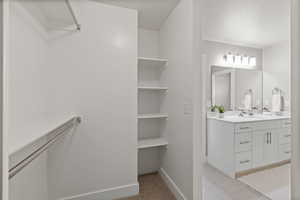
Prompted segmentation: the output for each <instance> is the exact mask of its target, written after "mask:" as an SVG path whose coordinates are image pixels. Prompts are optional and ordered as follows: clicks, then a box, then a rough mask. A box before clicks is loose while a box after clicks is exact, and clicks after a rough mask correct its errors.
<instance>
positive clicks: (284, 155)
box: [279, 144, 292, 161]
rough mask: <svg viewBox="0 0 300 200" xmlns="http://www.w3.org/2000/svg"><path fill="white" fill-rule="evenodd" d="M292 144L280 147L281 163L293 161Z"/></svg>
mask: <svg viewBox="0 0 300 200" xmlns="http://www.w3.org/2000/svg"><path fill="white" fill-rule="evenodd" d="M291 150H292V148H291V144H282V145H279V159H280V161H283V160H289V159H291V155H292V151H291Z"/></svg>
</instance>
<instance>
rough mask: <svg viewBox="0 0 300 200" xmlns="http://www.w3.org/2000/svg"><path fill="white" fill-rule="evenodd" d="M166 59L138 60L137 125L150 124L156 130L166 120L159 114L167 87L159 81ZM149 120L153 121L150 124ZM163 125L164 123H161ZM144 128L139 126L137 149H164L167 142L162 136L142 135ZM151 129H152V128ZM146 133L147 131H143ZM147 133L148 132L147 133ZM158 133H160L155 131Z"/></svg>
mask: <svg viewBox="0 0 300 200" xmlns="http://www.w3.org/2000/svg"><path fill="white" fill-rule="evenodd" d="M167 63H168V60H167V59H160V58H146V57H139V58H138V74H139V76H138V80H139V83H138V99H139V101H138V104H139V105H138V112H139V114H138V116H137V118H138V123H139V125H140V123H144V124H145V123H149V124H150V123H152V126H157V127H154V128H155V129H156V130H159V128H158V126H161V121H162V120H165V121H166V120H167V119H168V114H167V113H164V112H161V109H160V107H161V105H160V104H161V100H162V99H163V98H162V96H165V95H166V94H167V91H168V87H166V86H163V84H162V83H161V81H160V78H161V74H162V71H163V70H164V68H165V67H166V66H167ZM147 120H148V121H147ZM151 120H154V121H152V122H150V121H151ZM142 121H143V122H142ZM163 123H165V122H163ZM143 128H144V127H140V126H139V128H138V129H139V133H138V147H137V148H138V149H139V150H146V149H153V148H160V147H166V146H167V145H168V141H167V140H166V139H165V138H164V137H163V136H162V134H161V133H155V134H153V135H148V134H147V133H146V134H143V133H142V132H144V130H142V129H143ZM152 128H153V127H152ZM145 132H147V131H145ZM148 132H149V131H148ZM157 132H160V131H157Z"/></svg>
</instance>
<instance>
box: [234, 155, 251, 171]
mask: <svg viewBox="0 0 300 200" xmlns="http://www.w3.org/2000/svg"><path fill="white" fill-rule="evenodd" d="M235 163H236V164H235V168H236V171H237V172H240V171H245V170H248V169H251V168H252V153H251V151H248V152H243V153H237V154H235Z"/></svg>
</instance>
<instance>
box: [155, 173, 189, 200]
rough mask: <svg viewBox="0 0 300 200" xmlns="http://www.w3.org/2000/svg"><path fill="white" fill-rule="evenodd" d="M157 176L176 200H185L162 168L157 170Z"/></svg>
mask: <svg viewBox="0 0 300 200" xmlns="http://www.w3.org/2000/svg"><path fill="white" fill-rule="evenodd" d="M159 174H160V176H161V177H162V179H163V180H164V182H165V183H166V184H167V186H168V188H169V189H170V190H171V191H172V193H173V194H174V196H175V198H176V199H177V200H187V198H186V197H185V196H184V195H183V193H182V192H181V190H180V189H179V187H178V186H177V185H176V184H175V182H174V181H173V180H172V179H171V177H170V176H169V175H168V174H167V172H166V171H165V170H164V169H163V168H160V169H159Z"/></svg>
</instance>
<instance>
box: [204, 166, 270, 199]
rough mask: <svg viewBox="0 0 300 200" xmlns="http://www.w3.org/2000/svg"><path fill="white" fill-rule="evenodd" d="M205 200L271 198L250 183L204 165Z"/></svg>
mask: <svg viewBox="0 0 300 200" xmlns="http://www.w3.org/2000/svg"><path fill="white" fill-rule="evenodd" d="M203 197H204V198H203V200H270V199H269V198H267V197H266V196H264V195H263V194H261V193H259V192H257V191H256V190H254V189H252V188H250V187H249V186H248V185H246V184H244V183H242V182H240V181H238V180H234V179H231V178H229V177H227V176H225V175H223V174H222V173H221V172H219V171H218V170H216V169H214V168H212V167H210V166H209V165H207V164H205V165H204V178H203Z"/></svg>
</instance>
